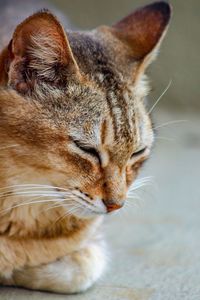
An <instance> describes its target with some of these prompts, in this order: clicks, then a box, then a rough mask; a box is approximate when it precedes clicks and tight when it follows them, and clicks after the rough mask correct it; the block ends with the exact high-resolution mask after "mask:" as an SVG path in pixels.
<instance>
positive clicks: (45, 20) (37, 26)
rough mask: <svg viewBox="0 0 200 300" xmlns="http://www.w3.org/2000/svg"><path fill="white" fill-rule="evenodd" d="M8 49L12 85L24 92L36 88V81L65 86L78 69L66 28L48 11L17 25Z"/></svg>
mask: <svg viewBox="0 0 200 300" xmlns="http://www.w3.org/2000/svg"><path fill="white" fill-rule="evenodd" d="M8 49H9V52H10V55H9V56H10V59H9V62H10V63H9V71H8V79H9V85H10V86H11V87H12V88H14V89H15V90H17V91H18V92H19V93H22V94H26V93H28V92H29V91H31V90H33V89H34V85H35V83H36V82H37V83H40V82H47V83H50V84H51V85H53V86H54V85H55V86H60V85H65V84H66V81H67V78H69V76H70V77H72V76H73V75H74V74H76V73H78V72H79V70H78V66H77V63H76V61H75V59H74V57H73V53H72V51H71V48H70V45H69V42H68V39H67V36H66V34H65V32H64V29H63V28H62V26H61V24H60V23H59V21H58V20H57V19H56V18H55V17H54V15H52V14H51V13H50V12H49V11H46V10H44V11H40V12H38V13H36V14H34V15H32V16H30V17H29V18H27V19H26V20H25V21H24V22H22V23H21V24H20V25H18V26H17V28H16V30H15V32H14V35H13V38H12V41H11V43H10V45H9V48H8Z"/></svg>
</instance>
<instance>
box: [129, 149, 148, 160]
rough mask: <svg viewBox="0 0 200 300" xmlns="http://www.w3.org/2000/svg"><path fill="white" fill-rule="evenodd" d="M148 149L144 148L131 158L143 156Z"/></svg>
mask: <svg viewBox="0 0 200 300" xmlns="http://www.w3.org/2000/svg"><path fill="white" fill-rule="evenodd" d="M146 149H147V147H145V148H142V149H141V150H139V151H136V152H134V153H133V154H132V155H131V158H133V157H137V156H140V155H142V154H143V153H144V152H145V151H146Z"/></svg>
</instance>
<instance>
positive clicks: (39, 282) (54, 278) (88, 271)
mask: <svg viewBox="0 0 200 300" xmlns="http://www.w3.org/2000/svg"><path fill="white" fill-rule="evenodd" d="M105 265H106V255H105V247H104V246H103V245H102V244H100V243H93V244H90V245H89V246H88V247H87V248H84V249H82V250H80V251H77V252H74V253H72V254H70V255H68V256H65V257H63V258H62V259H60V260H57V261H55V262H53V263H50V264H47V265H42V266H39V267H29V268H26V269H23V270H20V271H19V270H18V271H15V272H14V273H13V277H12V280H11V281H10V282H9V284H15V285H17V286H22V287H26V288H30V289H37V290H46V291H53V292H58V293H77V292H82V291H85V290H86V289H88V288H89V287H90V286H92V284H93V283H94V282H95V281H96V280H97V279H99V277H100V276H101V275H102V273H103V271H104V269H105ZM5 283H6V282H5Z"/></svg>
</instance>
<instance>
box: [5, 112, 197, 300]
mask: <svg viewBox="0 0 200 300" xmlns="http://www.w3.org/2000/svg"><path fill="white" fill-rule="evenodd" d="M155 111H156V112H155V115H157V116H158V117H157V119H158V120H156V123H157V124H161V123H164V122H165V121H166V122H167V121H169V120H174V119H187V120H188V121H187V122H183V123H179V124H174V125H171V126H167V127H166V128H164V127H163V129H160V130H159V132H158V137H163V139H158V140H157V146H156V148H155V149H154V153H153V156H152V158H151V160H150V161H149V163H148V164H147V165H146V167H145V170H144V172H143V173H144V174H143V175H144V176H154V182H155V183H154V184H153V186H149V187H146V188H145V189H144V190H143V192H140V193H139V195H140V196H141V198H142V200H141V201H138V200H137V201H134V200H132V203H135V202H136V203H137V206H136V205H129V206H127V207H126V208H125V209H124V211H122V213H121V214H116V215H113V216H112V217H110V218H108V219H107V222H106V225H105V231H106V232H107V240H108V242H109V246H110V248H111V249H110V250H111V252H112V256H111V262H110V269H109V271H108V272H107V274H106V275H105V277H104V278H103V279H102V280H101V282H99V283H98V284H97V285H96V286H95V287H94V288H92V289H91V290H90V291H88V292H87V293H85V294H83V295H76V296H64V295H54V294H49V293H40V292H31V291H27V290H23V289H14V288H13V289H11V288H0V300H28V299H31V300H47V299H49V300H62V299H69V300H79V299H80V300H102V299H106V300H200V250H199V249H200V217H199V215H200V189H199V179H200V119H199V116H198V115H196V116H195V115H186V116H183V114H181V115H178V114H175V113H173V114H172V113H166V112H165V113H163V112H162V113H161V112H159V109H158V108H156V109H155ZM164 137H165V138H169V139H172V140H166V139H164Z"/></svg>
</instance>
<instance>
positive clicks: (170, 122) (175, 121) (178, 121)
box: [153, 120, 188, 130]
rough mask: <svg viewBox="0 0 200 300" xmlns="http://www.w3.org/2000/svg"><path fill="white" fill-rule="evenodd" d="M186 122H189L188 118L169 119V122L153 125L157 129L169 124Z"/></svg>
mask: <svg viewBox="0 0 200 300" xmlns="http://www.w3.org/2000/svg"><path fill="white" fill-rule="evenodd" d="M184 122H188V120H174V121H169V122H166V123H163V124H161V125H158V126H156V127H153V129H155V130H157V129H159V128H163V127H165V126H168V125H173V124H178V123H184Z"/></svg>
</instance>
